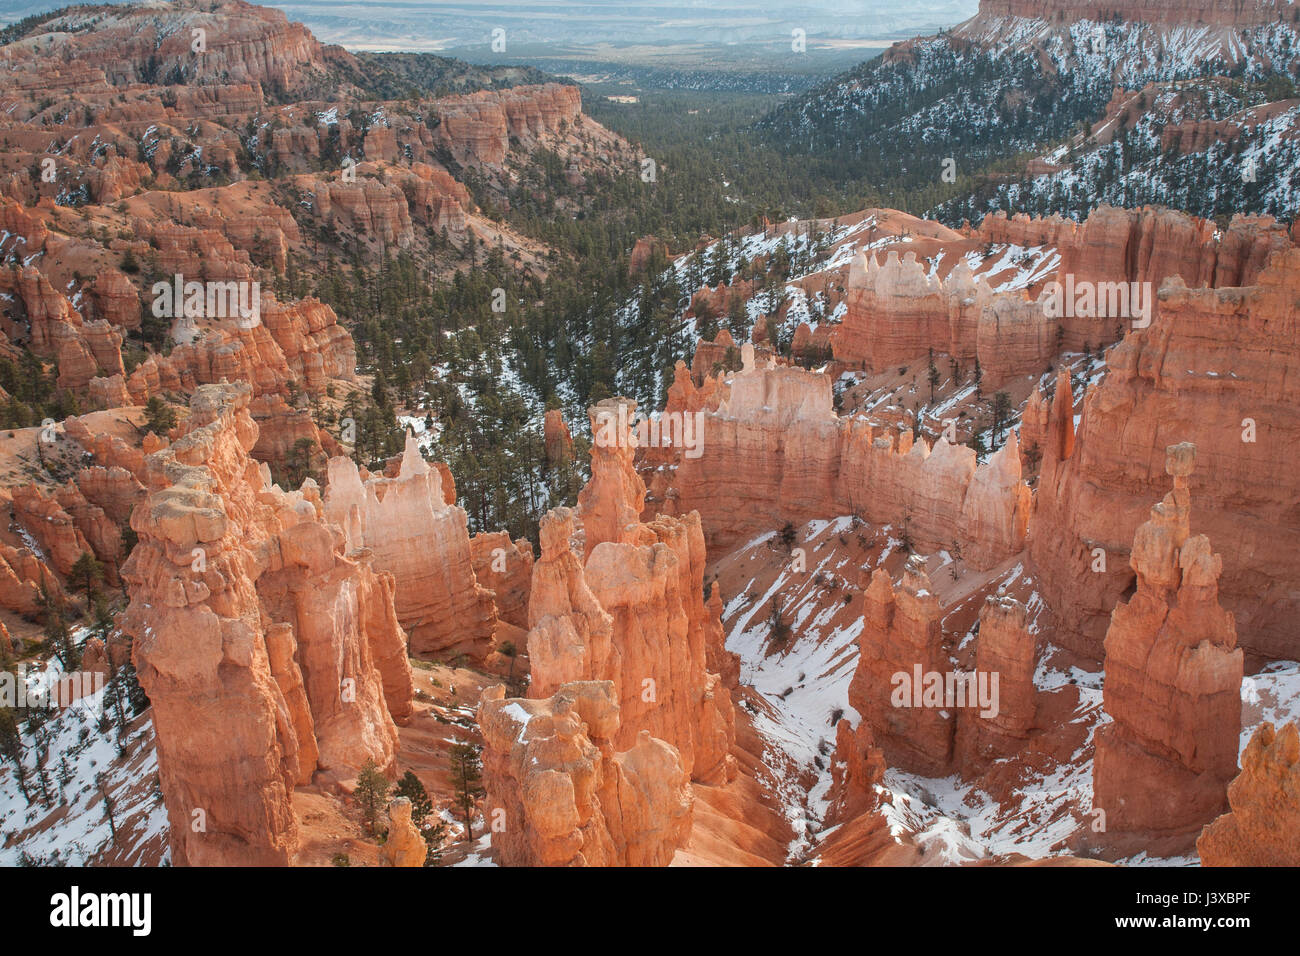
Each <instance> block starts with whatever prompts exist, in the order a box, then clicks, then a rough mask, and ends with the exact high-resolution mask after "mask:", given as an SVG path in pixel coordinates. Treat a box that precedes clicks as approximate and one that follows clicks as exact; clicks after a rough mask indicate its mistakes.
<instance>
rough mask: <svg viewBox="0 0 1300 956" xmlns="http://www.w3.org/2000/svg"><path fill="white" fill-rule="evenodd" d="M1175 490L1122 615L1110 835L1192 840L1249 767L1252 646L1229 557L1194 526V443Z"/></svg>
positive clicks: (1104, 797) (1096, 769)
mask: <svg viewBox="0 0 1300 956" xmlns="http://www.w3.org/2000/svg"><path fill="white" fill-rule="evenodd" d="M1167 454H1168V461H1167V466H1166V467H1167V470H1168V472H1169V474H1171V475H1172V476H1173V478H1174V489H1173V491H1171V492H1170V493H1169V494H1167V495H1166V496H1165V498H1164V500H1163V501H1161V502H1160V503H1159V504H1157V505H1156V506H1155V507H1154V508H1152V509H1151V518H1150V520H1148V521H1147V522H1146V523H1145V524H1143V525H1142V526H1141V527H1140V528H1138V530H1137V534H1136V535H1135V536H1134V541H1133V556H1132V566H1133V570H1134V571H1135V572H1136V573H1137V591H1136V593H1135V594H1134V596H1133V597H1132V599H1131V600H1129V601H1128V602H1121V603H1120V604H1118V605H1117V606H1116V607H1115V610H1114V612H1113V613H1112V615H1111V625H1110V629H1109V631H1108V632H1107V634H1106V643H1105V647H1106V662H1105V669H1106V680H1105V709H1106V712H1107V713H1108V714H1109V715H1110V716H1111V718H1112V722H1111V723H1109V724H1106V725H1105V726H1103V727H1102V728H1100V729H1099V730H1098V731H1097V735H1096V758H1095V762H1094V765H1093V791H1094V800H1093V802H1094V805H1095V806H1098V807H1100V808H1102V809H1103V810H1105V811H1106V814H1107V824H1106V826H1107V833H1108V834H1115V833H1117V832H1118V833H1123V832H1131V831H1143V833H1144V834H1147V833H1149V834H1154V835H1155V838H1156V839H1157V840H1159V839H1161V838H1167V839H1168V840H1170V841H1171V842H1172V841H1177V840H1179V839H1183V841H1184V842H1185V843H1187V844H1190V842H1191V839H1192V838H1194V836H1195V833H1196V832H1197V831H1199V829H1200V828H1201V827H1202V826H1203V825H1204V824H1205V823H1206V822H1208V821H1209V820H1211V819H1213V817H1214V816H1215V815H1216V814H1218V813H1220V812H1221V811H1222V810H1223V809H1225V804H1226V792H1227V788H1228V781H1229V780H1231V779H1232V777H1233V776H1234V775H1235V774H1236V771H1237V747H1238V737H1239V736H1240V733H1241V677H1242V652H1241V650H1240V649H1239V648H1238V647H1237V646H1236V645H1237V632H1236V627H1235V625H1234V623H1233V619H1232V615H1231V614H1229V613H1228V612H1226V611H1224V610H1223V609H1222V608H1221V607H1220V606H1219V600H1218V579H1219V574H1220V572H1221V570H1222V567H1223V562H1222V559H1221V558H1220V557H1219V556H1218V555H1217V554H1213V553H1211V551H1210V542H1209V539H1208V538H1207V537H1206V536H1205V535H1192V534H1191V532H1190V511H1191V492H1190V487H1189V476H1190V475H1191V473H1192V469H1193V466H1194V462H1195V458H1196V448H1195V446H1194V445H1191V444H1181V445H1174V446H1170V448H1169V449H1168V452H1167Z"/></svg>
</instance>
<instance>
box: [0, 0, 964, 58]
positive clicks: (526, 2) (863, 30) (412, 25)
mask: <svg viewBox="0 0 1300 956" xmlns="http://www.w3.org/2000/svg"><path fill="white" fill-rule="evenodd" d="M261 5H262V6H268V7H274V8H276V9H279V10H283V11H284V12H285V14H286V15H287V16H288V17H289V18H290V19H291V20H297V21H300V22H302V23H305V24H306V25H307V26H308V27H310V28H311V30H312V32H313V33H315V34H316V36H317V37H318V38H319V39H321V40H322V41H324V42H328V43H337V44H340V45H342V46H345V47H348V48H352V49H389V50H426V51H431V52H432V51H436V50H444V49H450V48H460V49H461V50H462V51H463V50H464V48H472V47H474V46H477V45H482V46H483V48H484V51H485V52H491V40H492V36H493V31H494V30H504V31H505V37H506V42H507V44H508V45H525V44H527V45H531V44H539V43H540V44H558V45H565V46H587V45H593V44H615V45H621V44H634V45H638V46H649V47H656V46H659V47H670V46H674V45H678V44H690V45H694V46H700V45H704V46H708V45H719V46H725V45H752V44H759V45H761V44H773V45H780V46H784V45H788V44H789V43H790V39H791V34H792V31H794V30H796V29H799V30H803V31H804V33H805V34H806V36H807V43H808V46H810V47H817V46H823V45H832V44H833V45H836V46H841V45H844V46H888V45H889V44H890V43H892V42H894V41H896V40H901V39H906V38H908V37H911V36H915V35H918V34H927V33H934V32H936V31H937V30H939V29H942V28H945V27H950V26H953V25H955V24H957V23H960V22H962V21H963V20H966V19H968V18H969V17H971V16H973V15H974V14H975V13H976V11H977V9H978V6H979V3H978V0H934V2H931V3H927V4H926V5H925V6H924V8H922V9H916V8H911V9H904V8H900V6H899V5H898V4H897V3H896V2H892V0H810V2H804V3H788V2H779V0H778V2H776V3H763V2H760V0H648V2H642V3H636V2H634V3H626V2H623V0H489V2H485V3H479V2H467V0H382V2H379V3H358V2H356V0H291V2H282V3H276V2H267V3H263V4H261ZM60 6H66V3H64V2H62V0H54V2H37V3H31V2H12V0H8V2H5V0H0V18H3V19H4V20H5V21H7V22H12V21H13V20H17V19H21V18H23V17H26V16H30V15H32V14H35V13H41V12H45V11H48V10H53V9H57V8H58V7H60Z"/></svg>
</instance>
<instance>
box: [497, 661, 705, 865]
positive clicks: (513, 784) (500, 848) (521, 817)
mask: <svg viewBox="0 0 1300 956" xmlns="http://www.w3.org/2000/svg"><path fill="white" fill-rule="evenodd" d="M479 726H480V727H481V728H482V731H483V741H484V749H483V784H484V787H485V789H486V791H487V799H486V816H487V819H488V820H489V821H490V823H491V830H492V846H493V849H494V850H495V851H496V854H497V860H498V862H499V863H501V864H503V865H506V866H666V865H667V864H668V863H669V862H670V861H671V860H672V858H673V854H674V853H676V851H677V849H678V848H679V847H681V846H684V845H685V843H686V841H687V839H688V838H689V836H690V831H691V810H692V804H693V797H692V795H691V788H690V782H689V781H690V778H689V776H688V774H687V772H686V769H685V767H683V765H682V761H681V757H680V755H679V754H678V753H677V751H676V749H675V748H673V747H672V745H670V744H668V743H665V742H664V741H663V740H659V739H657V738H655V737H652V736H651V735H650V733H649V732H648V731H642V732H641V733H639V734H638V735H636V738H635V741H634V743H633V745H632V746H631V747H630V748H629V749H627V750H625V751H621V752H620V751H619V750H618V749H617V747H616V746H615V744H614V740H615V738H616V737H617V736H618V735H619V727H620V715H619V708H618V700H617V696H616V693H615V688H614V685H613V683H612V682H610V681H579V682H571V683H566V684H564V685H562V686H561V687H560V688H559V689H558V691H557V692H556V693H555V694H553V695H552V696H550V697H548V698H546V699H544V700H539V699H528V700H525V699H513V698H512V699H506V698H505V689H504V688H503V687H501V686H500V685H498V686H496V687H491V688H488V689H487V690H486V691H484V693H483V700H482V703H481V704H480V707H479Z"/></svg>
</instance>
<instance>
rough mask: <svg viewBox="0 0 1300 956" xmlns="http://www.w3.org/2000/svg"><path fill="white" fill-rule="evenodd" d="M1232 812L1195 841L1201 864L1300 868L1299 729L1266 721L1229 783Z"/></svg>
mask: <svg viewBox="0 0 1300 956" xmlns="http://www.w3.org/2000/svg"><path fill="white" fill-rule="evenodd" d="M1228 805H1229V807H1230V808H1231V809H1230V811H1229V812H1228V813H1225V814H1224V815H1223V816H1221V817H1219V818H1218V819H1217V820H1215V821H1214V822H1213V823H1211V824H1210V825H1209V826H1207V827H1206V828H1205V829H1204V830H1203V831H1202V832H1201V835H1200V838H1199V839H1197V841H1196V851H1197V852H1198V853H1199V854H1200V856H1201V865H1202V866H1300V840H1297V839H1296V833H1297V832H1298V831H1300V731H1298V730H1297V729H1296V725H1295V723H1294V722H1293V723H1289V724H1284V725H1283V726H1282V729H1281V730H1277V731H1274V729H1273V725H1272V724H1270V723H1264V724H1261V725H1260V727H1259V729H1258V730H1256V731H1255V733H1254V735H1253V736H1252V737H1251V738H1250V743H1248V744H1247V745H1246V749H1245V750H1243V751H1242V753H1241V773H1240V774H1238V775H1237V778H1236V779H1235V780H1233V781H1232V783H1231V784H1230V785H1229V786H1228Z"/></svg>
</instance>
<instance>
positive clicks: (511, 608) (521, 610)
mask: <svg viewBox="0 0 1300 956" xmlns="http://www.w3.org/2000/svg"><path fill="white" fill-rule="evenodd" d="M469 544H470V555H471V557H472V559H473V562H474V577H475V578H476V579H477V580H478V582H479V583H480V584H481V585H482V586H483V587H485V588H488V589H489V590H491V591H492V594H493V601H494V603H495V604H496V609H497V617H498V618H499V619H500V620H502V621H505V622H506V623H507V624H513V625H514V626H515V627H522V628H523V629H524V630H527V629H528V593H529V591H530V590H531V589H532V582H533V546H532V545H531V544H529V543H528V539H527V538H520V539H519V540H518V541H511V540H510V535H508V534H507V533H506V532H504V531H493V532H485V533H484V534H476V535H474V537H473V538H471V539H470V543H469Z"/></svg>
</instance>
